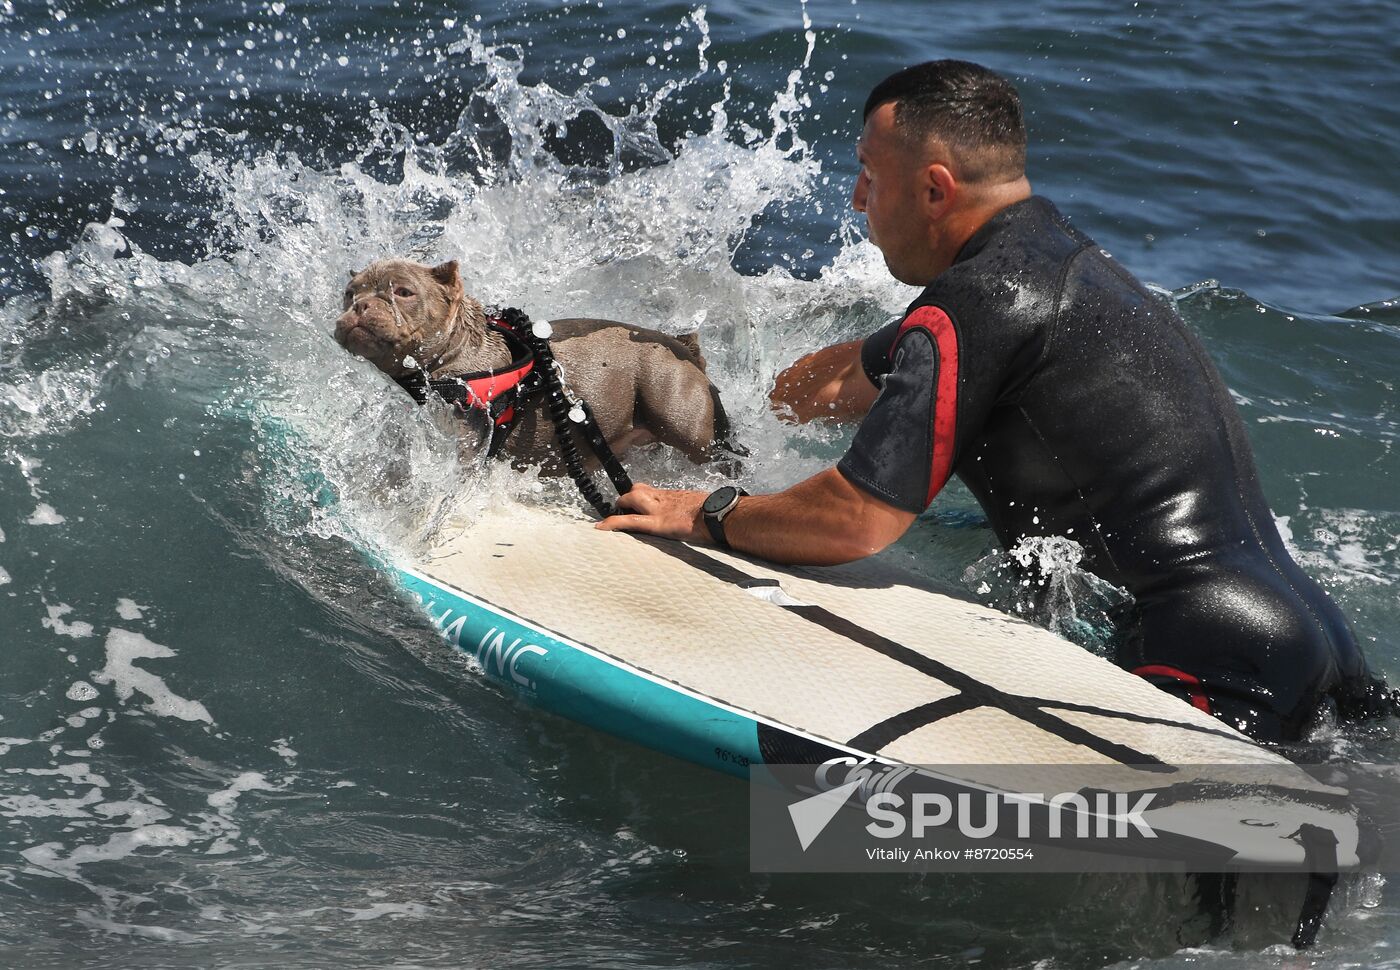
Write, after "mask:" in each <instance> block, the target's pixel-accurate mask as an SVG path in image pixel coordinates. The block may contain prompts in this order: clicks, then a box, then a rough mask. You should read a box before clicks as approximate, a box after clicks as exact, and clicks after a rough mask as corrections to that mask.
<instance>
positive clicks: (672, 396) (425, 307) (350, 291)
mask: <svg viewBox="0 0 1400 970" xmlns="http://www.w3.org/2000/svg"><path fill="white" fill-rule="evenodd" d="M551 326H552V328H553V332H554V333H553V338H552V339H551V341H550V344H551V347H552V349H553V352H554V356H555V359H556V360H557V361H558V362H559V364H560V366H561V367H562V368H563V371H564V374H565V377H566V380H567V383H568V386H569V388H570V390H571V391H572V392H573V393H574V394H576V395H578V396H580V397H582V398H583V399H584V400H585V401H587V402H588V405H589V407H590V408H591V409H592V411H593V414H594V416H595V417H596V419H597V421H598V426H599V428H600V429H601V430H602V432H603V436H604V437H605V438H607V441H608V444H609V445H610V446H611V447H612V449H613V451H614V452H616V453H618V454H621V453H622V452H623V451H625V450H626V449H628V448H631V447H634V446H637V445H641V444H647V443H650V442H653V441H661V442H663V443H665V444H668V445H671V446H673V447H675V448H677V449H678V450H680V451H681V452H682V453H683V454H684V455H686V457H688V458H689V459H690V460H691V461H694V462H696V463H701V462H705V461H708V460H710V459H712V458H714V457H716V455H717V452H716V451H715V448H716V446H717V444H722V443H723V439H724V438H725V437H726V434H727V431H728V422H727V419H726V417H725V413H724V408H723V406H722V405H721V403H720V399H719V392H718V391H717V390H716V389H715V387H714V385H713V384H711V383H710V381H709V379H708V378H707V377H706V376H705V361H704V358H703V357H702V356H701V355H700V347H699V342H698V340H696V339H695V337H694V335H687V336H686V337H682V338H676V337H670V336H667V335H666V334H663V333H661V332H660V331H657V330H648V329H646V328H643V327H637V326H633V325H631V324H626V323H618V322H617V321H614V320H592V319H572V318H571V319H563V320H553V321H551ZM335 339H336V342H337V343H339V344H340V345H341V346H342V347H344V348H345V349H346V350H348V351H350V352H351V353H352V354H355V355H357V356H360V357H363V358H365V359H366V360H368V361H370V362H371V363H373V364H374V365H375V366H376V367H378V368H379V369H380V370H381V371H383V372H384V373H385V374H388V375H389V376H390V377H393V378H395V379H403V378H407V377H409V376H411V375H413V374H426V375H427V376H428V377H430V378H433V379H439V378H448V377H460V376H462V375H465V374H472V373H479V372H481V371H486V370H494V369H498V368H504V367H506V366H507V365H508V364H509V363H510V362H511V353H510V349H509V347H508V345H507V343H506V341H505V340H504V338H502V336H501V335H500V334H499V333H497V332H495V331H494V330H492V329H491V328H490V327H489V326H488V325H487V318H486V313H485V311H484V310H483V308H482V306H481V304H480V303H479V302H477V301H476V300H475V299H473V298H472V297H471V296H469V295H468V294H467V292H466V290H465V289H464V287H463V285H462V278H461V275H460V273H459V272H458V267H457V262H456V260H452V261H450V262H446V263H442V264H441V265H438V266H431V267H429V266H422V265H419V264H418V263H413V262H409V261H407V260H402V259H387V260H380V261H379V262H376V263H372V264H371V265H370V266H368V267H367V268H365V269H363V270H361V271H360V272H358V273H354V274H352V275H351V278H350V283H349V284H348V285H347V286H346V288H345V300H344V312H343V313H342V314H341V315H340V317H339V318H338V319H337V320H336V322H335ZM553 436H554V426H553V424H552V423H551V422H550V420H549V417H548V415H547V414H546V413H544V408H543V407H542V406H540V405H539V404H536V405H534V406H530V407H527V408H524V409H523V413H522V414H521V416H520V418H519V423H518V425H517V426H516V427H515V429H514V430H513V431H512V433H511V435H510V437H509V438H508V439H507V441H506V445H505V449H504V454H505V455H506V457H508V458H510V459H511V460H512V462H513V463H516V464H536V463H541V462H548V459H549V458H550V457H551V451H550V445H551V439H552V438H553Z"/></svg>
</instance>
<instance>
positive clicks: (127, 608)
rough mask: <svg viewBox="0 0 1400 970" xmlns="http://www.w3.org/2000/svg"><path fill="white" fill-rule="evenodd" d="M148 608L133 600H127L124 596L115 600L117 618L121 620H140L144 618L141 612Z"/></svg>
mask: <svg viewBox="0 0 1400 970" xmlns="http://www.w3.org/2000/svg"><path fill="white" fill-rule="evenodd" d="M146 609H149V607H146V606H141V605H140V604H139V603H137V602H136V601H135V600H129V599H127V598H126V597H125V596H123V597H121V598H120V599H118V600H117V616H119V617H121V618H122V619H123V620H140V619H142V618H143V617H144V613H143V611H144V610H146Z"/></svg>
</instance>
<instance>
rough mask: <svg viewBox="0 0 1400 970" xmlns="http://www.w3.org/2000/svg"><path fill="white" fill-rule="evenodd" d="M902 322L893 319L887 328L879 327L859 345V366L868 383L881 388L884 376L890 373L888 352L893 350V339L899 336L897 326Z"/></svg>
mask: <svg viewBox="0 0 1400 970" xmlns="http://www.w3.org/2000/svg"><path fill="white" fill-rule="evenodd" d="M903 322H904V321H902V320H900V319H897V318H896V319H895V320H892V321H890V324H889V326H886V327H881V328H880V329H879V330H876V331H875V332H874V333H872V334H871V335H870V336H869V337H866V338H865V343H863V344H861V345H860V366H861V369H862V370H864V371H865V376H866V377H868V378H870V383H872V384H874V385H875V386H876V387H883V386H884V384H885V376H886V375H887V374H889V372H890V360H891V358H890V351H892V350H894V342H895V338H897V337H898V336H899V325H900V324H901V323H903Z"/></svg>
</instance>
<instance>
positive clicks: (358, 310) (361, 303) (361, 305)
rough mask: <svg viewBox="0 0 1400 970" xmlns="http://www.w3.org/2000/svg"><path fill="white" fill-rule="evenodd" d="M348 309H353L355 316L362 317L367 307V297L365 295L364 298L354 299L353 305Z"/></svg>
mask: <svg viewBox="0 0 1400 970" xmlns="http://www.w3.org/2000/svg"><path fill="white" fill-rule="evenodd" d="M350 309H352V310H354V311H355V316H357V317H362V316H364V314H365V311H366V310H368V309H369V297H365V298H363V299H360V300H356V301H355V305H354V306H353V307H351V308H350Z"/></svg>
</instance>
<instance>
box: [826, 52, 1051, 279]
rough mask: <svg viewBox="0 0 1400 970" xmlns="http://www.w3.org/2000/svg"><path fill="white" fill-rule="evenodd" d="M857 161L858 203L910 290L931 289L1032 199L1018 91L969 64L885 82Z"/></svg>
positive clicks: (931, 66)
mask: <svg viewBox="0 0 1400 970" xmlns="http://www.w3.org/2000/svg"><path fill="white" fill-rule="evenodd" d="M857 155H858V158H859V160H860V163H861V171H860V175H859V176H858V178H857V180H856V186H855V191H854V193H853V194H852V198H851V204H852V205H853V206H855V208H856V209H857V210H859V211H861V212H864V213H865V214H866V218H867V221H868V223H869V227H870V239H871V241H872V242H873V243H875V245H876V246H878V247H880V251H881V252H882V253H883V254H884V256H885V262H886V264H887V265H888V266H889V269H890V272H891V273H892V274H893V275H894V276H895V278H896V279H898V280H900V281H901V282H905V283H911V284H914V285H923V284H926V283H928V282H930V281H931V280H932V279H933V278H934V277H935V276H937V275H938V274H939V273H941V272H942V271H943V270H944V269H946V268H947V267H948V266H949V265H950V264H951V263H952V260H953V258H954V257H955V256H956V255H957V252H958V250H959V249H961V248H962V244H963V243H965V242H966V241H967V238H968V237H969V236H971V235H972V233H974V232H976V231H977V229H978V228H979V227H980V226H981V224H982V223H983V222H985V221H986V219H987V218H989V217H990V216H991V215H992V214H994V213H995V212H997V211H998V210H1000V209H1001V208H1004V207H1005V206H1006V205H1009V204H1010V203H1012V202H1015V201H1017V200H1019V199H1022V198H1025V197H1026V196H1027V195H1029V194H1030V185H1029V183H1028V182H1027V181H1026V175H1025V165H1026V129H1025V124H1024V122H1023V120H1022V117H1021V100H1020V98H1019V97H1018V96H1017V94H1016V89H1015V87H1013V86H1012V84H1011V82H1010V81H1007V80H1006V79H1005V78H1003V77H1002V76H1000V75H999V74H996V73H994V72H992V71H989V70H988V69H987V68H985V67H981V66H979V65H977V64H970V63H968V62H967V61H953V60H943V61H929V62H928V63H925V64H918V65H915V66H914V67H910V68H906V69H905V70H902V71H899V72H898V73H895V74H892V75H890V76H889V77H887V78H885V80H883V81H881V82H880V83H879V84H877V85H876V86H875V89H874V90H873V91H872V92H871V93H870V97H869V99H867V101H866V102H865V130H864V131H863V132H862V134H861V138H860V143H859V145H858V149H857Z"/></svg>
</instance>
